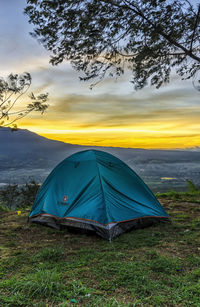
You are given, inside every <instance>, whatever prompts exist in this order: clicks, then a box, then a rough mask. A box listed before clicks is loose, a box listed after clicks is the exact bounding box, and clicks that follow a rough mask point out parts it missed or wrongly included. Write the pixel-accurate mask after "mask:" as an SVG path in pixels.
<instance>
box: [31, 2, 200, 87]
mask: <svg viewBox="0 0 200 307" xmlns="http://www.w3.org/2000/svg"><path fill="white" fill-rule="evenodd" d="M25 14H27V15H28V16H29V22H30V23H32V24H33V25H34V26H35V28H34V32H33V33H32V35H33V36H34V37H36V38H37V39H38V40H39V41H40V42H41V43H42V44H43V45H44V46H45V48H46V49H47V50H50V51H51V52H52V56H51V59H50V62H51V63H52V64H53V65H57V64H59V63H61V62H63V60H67V61H71V63H72V65H73V66H74V67H75V69H77V71H79V72H80V71H81V72H83V73H84V76H82V77H80V79H81V80H91V79H93V80H94V84H95V83H96V82H98V81H99V80H101V79H103V78H104V77H106V76H111V77H113V76H117V77H118V76H120V75H122V74H123V73H124V70H125V68H128V69H130V70H131V71H132V74H133V79H132V82H133V83H134V85H135V88H136V89H137V88H143V87H144V86H145V85H146V84H147V82H148V80H150V83H151V84H152V85H156V87H157V88H159V87H160V86H161V85H162V84H163V83H164V82H168V81H169V77H170V73H171V70H172V68H173V67H175V69H176V72H177V74H179V75H180V76H181V77H182V78H186V79H187V78H191V77H194V76H195V75H197V72H198V71H199V69H200V57H199V51H200V44H199V30H200V25H199V20H200V18H199V16H200V5H199V6H198V7H197V5H195V4H194V3H193V2H192V1H189V0H134V1H132V0H86V1H81V0H78V1H77V0H67V1H66V0H59V1H54V0H48V1H44V0H27V7H26V8H25ZM94 84H93V85H94Z"/></svg>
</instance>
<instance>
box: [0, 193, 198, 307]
mask: <svg viewBox="0 0 200 307" xmlns="http://www.w3.org/2000/svg"><path fill="white" fill-rule="evenodd" d="M188 193H189V192H187V194H184V193H177V192H173V193H172V192H170V193H165V194H164V195H160V199H159V200H160V201H161V203H162V204H163V205H164V207H165V208H166V210H167V211H168V213H169V214H170V216H171V219H172V223H160V224H157V225H155V226H151V227H148V228H144V229H139V230H133V231H131V232H128V233H125V234H122V235H121V236H119V237H118V238H116V239H114V240H113V242H112V243H109V242H107V241H105V240H103V239H101V238H100V237H97V236H87V235H82V234H79V233H77V234H72V233H68V232H67V230H62V231H57V230H53V229H50V228H47V227H42V226H40V225H29V224H27V223H26V220H27V214H28V211H26V210H24V211H22V214H21V215H20V216H18V215H17V213H16V212H6V211H4V212H3V213H2V218H1V222H0V233H1V235H0V252H1V261H0V306H6V307H7V306H9V307H15V306H23V307H25V306H30V307H32V306H37V307H47V306H48V307H50V306H56V307H57V306H58V307H65V306H81V307H82V306H87V307H90V306H91V307H93V306H98V307H99V306H100V307H101V306H103V307H104V306H105V307H120V306H123V307H133V306H140V307H147V306H170V307H173V306H174V307H176V306H181V307H182V306H183V307H188V306H200V300H199V297H200V235H199V234H200V210H199V209H200V204H199V203H198V202H199V199H200V197H199V192H198V191H193V192H190V193H189V194H188ZM166 194H167V195H166Z"/></svg>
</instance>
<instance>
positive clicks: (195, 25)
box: [190, 4, 200, 51]
mask: <svg viewBox="0 0 200 307" xmlns="http://www.w3.org/2000/svg"><path fill="white" fill-rule="evenodd" d="M199 15H200V4H199V9H198V12H197V15H196V19H195V24H194V31H193V33H192V39H191V43H190V51H192V45H193V41H194V35H195V32H196V28H197V26H198V21H199Z"/></svg>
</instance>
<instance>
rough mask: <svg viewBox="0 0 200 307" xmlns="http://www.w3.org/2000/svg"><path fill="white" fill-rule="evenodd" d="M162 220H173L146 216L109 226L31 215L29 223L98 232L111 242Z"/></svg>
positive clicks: (73, 230) (89, 232)
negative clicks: (122, 235) (129, 232)
mask: <svg viewBox="0 0 200 307" xmlns="http://www.w3.org/2000/svg"><path fill="white" fill-rule="evenodd" d="M160 222H171V221H170V219H169V218H168V217H146V218H138V219H134V220H130V221H128V222H127V221H125V222H116V223H112V224H113V225H112V224H111V226H109V224H108V225H102V224H100V223H99V224H98V223H88V222H85V221H81V220H76V219H73V220H71V219H57V218H55V217H53V216H43V215H37V216H33V217H29V223H36V224H41V225H44V226H47V227H51V228H54V229H57V230H62V229H67V230H68V231H69V232H73V233H84V234H89V235H91V234H97V235H99V236H100V237H102V238H104V239H106V240H108V241H110V242H111V241H112V239H113V238H115V237H118V236H119V235H120V234H122V233H124V232H128V231H131V230H133V229H141V228H146V227H149V226H152V225H155V224H158V223H160Z"/></svg>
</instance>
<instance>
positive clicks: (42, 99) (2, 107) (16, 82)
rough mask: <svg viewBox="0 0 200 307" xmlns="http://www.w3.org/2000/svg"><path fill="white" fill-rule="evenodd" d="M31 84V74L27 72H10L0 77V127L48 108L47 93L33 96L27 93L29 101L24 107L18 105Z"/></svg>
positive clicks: (14, 126)
mask: <svg viewBox="0 0 200 307" xmlns="http://www.w3.org/2000/svg"><path fill="white" fill-rule="evenodd" d="M30 86H31V75H30V74H29V73H27V72H26V73H23V74H20V75H19V74H10V75H9V76H8V77H7V78H0V127H5V126H10V125H12V127H13V129H16V124H14V123H15V122H16V121H18V120H19V119H21V118H23V117H25V116H27V115H28V114H29V113H31V112H33V111H36V112H40V113H41V114H43V113H44V111H45V110H46V109H47V108H48V105H47V104H46V101H47V100H48V93H46V94H40V95H37V96H35V95H34V94H33V93H31V94H30V95H29V98H30V100H31V101H30V103H28V104H27V105H26V106H25V107H21V108H20V107H19V106H18V103H19V100H20V98H21V97H22V96H23V95H24V94H26V93H27V91H28V90H29V88H30Z"/></svg>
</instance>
